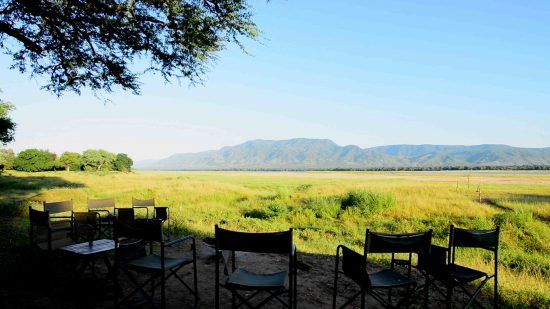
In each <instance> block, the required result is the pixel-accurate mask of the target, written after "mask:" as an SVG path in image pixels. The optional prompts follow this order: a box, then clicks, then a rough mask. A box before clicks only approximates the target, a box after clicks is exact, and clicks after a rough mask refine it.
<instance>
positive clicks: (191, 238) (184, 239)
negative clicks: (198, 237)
mask: <svg viewBox="0 0 550 309" xmlns="http://www.w3.org/2000/svg"><path fill="white" fill-rule="evenodd" d="M186 240H191V241H192V242H193V244H195V237H193V235H187V236H184V237H182V238H178V239H174V240H171V241H169V242H167V243H165V244H164V246H165V247H171V246H173V245H176V244H179V243H181V242H184V241H186Z"/></svg>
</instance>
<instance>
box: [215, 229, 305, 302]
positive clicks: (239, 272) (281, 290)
mask: <svg viewBox="0 0 550 309" xmlns="http://www.w3.org/2000/svg"><path fill="white" fill-rule="evenodd" d="M215 233H216V240H215V248H216V270H215V271H216V273H215V277H216V279H215V289H216V296H215V302H216V308H219V307H220V286H221V287H224V288H226V289H228V290H229V291H230V292H231V295H232V308H238V307H240V306H243V305H245V306H247V307H248V308H260V307H262V306H263V305H265V304H267V303H268V302H269V301H271V300H273V299H276V300H278V301H279V302H280V303H281V304H283V305H284V306H285V307H288V308H296V305H297V268H296V258H297V256H296V247H295V246H294V245H293V243H292V229H289V230H288V231H284V232H275V233H244V232H235V231H230V230H225V229H222V228H219V227H218V225H216V227H215ZM224 251H228V252H229V253H230V255H231V256H230V258H231V265H229V256H226V255H225V254H224V253H223V252H224ZM235 251H243V252H252V253H274V254H285V255H288V260H289V262H288V269H287V270H286V271H280V272H276V273H268V274H266V273H262V274H259V273H255V272H252V271H249V270H246V269H245V268H242V267H239V268H238V267H237V265H236V261H235ZM220 258H221V259H222V260H223V262H224V265H225V272H226V275H227V279H226V280H224V281H223V282H220V263H219V262H220V261H219V260H220ZM287 278H288V288H287V287H286V285H285V283H286V280H287ZM239 291H248V292H253V293H252V294H251V295H250V296H247V297H245V296H243V295H241V294H240V293H239ZM262 292H266V293H268V294H269V295H268V296H267V298H265V299H264V300H262V301H260V302H259V303H257V304H256V305H253V304H252V303H251V301H252V299H253V298H255V297H256V296H257V295H259V294H260V293H262ZM284 294H288V302H285V301H284V300H283V299H281V297H280V296H282V295H284ZM237 299H238V300H239V303H238V304H237V302H236V301H237Z"/></svg>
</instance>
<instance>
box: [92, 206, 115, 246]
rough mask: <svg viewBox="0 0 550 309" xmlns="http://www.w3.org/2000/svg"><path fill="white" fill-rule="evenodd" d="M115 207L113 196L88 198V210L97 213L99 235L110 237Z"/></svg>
mask: <svg viewBox="0 0 550 309" xmlns="http://www.w3.org/2000/svg"><path fill="white" fill-rule="evenodd" d="M115 209H116V205H115V199H114V198H101V199H90V198H89V199H88V212H95V213H97V214H98V215H99V217H98V219H99V224H98V228H99V234H100V237H105V238H111V237H112V229H113V219H114V217H115Z"/></svg>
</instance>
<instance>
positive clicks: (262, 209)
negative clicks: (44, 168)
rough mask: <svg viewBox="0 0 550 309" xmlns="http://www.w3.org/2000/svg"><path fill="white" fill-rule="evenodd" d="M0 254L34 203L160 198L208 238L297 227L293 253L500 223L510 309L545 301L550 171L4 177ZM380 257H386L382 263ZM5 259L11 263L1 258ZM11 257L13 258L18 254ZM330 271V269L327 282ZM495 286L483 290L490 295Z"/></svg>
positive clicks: (464, 259)
mask: <svg viewBox="0 0 550 309" xmlns="http://www.w3.org/2000/svg"><path fill="white" fill-rule="evenodd" d="M0 192H1V194H0V206H1V208H0V211H1V212H2V216H1V218H2V228H1V232H2V233H1V235H2V236H1V237H0V246H1V249H2V251H5V250H8V249H9V248H12V247H17V246H22V245H23V244H25V243H26V241H27V240H26V237H27V236H26V229H27V227H28V219H27V216H26V213H25V209H26V208H27V207H28V206H29V205H30V206H33V207H37V208H40V206H39V205H40V202H41V201H61V200H67V199H73V201H74V203H75V210H77V211H78V210H80V211H84V210H86V209H87V208H86V201H87V198H107V197H113V198H115V199H116V203H117V207H130V204H131V199H132V197H136V198H155V199H156V201H157V204H158V205H165V206H169V207H170V214H171V222H170V224H169V226H168V228H169V229H170V230H171V232H172V233H192V234H194V235H195V236H197V237H198V238H205V237H212V236H213V233H214V225H215V224H220V225H221V226H223V227H225V228H228V229H235V230H243V231H277V230H284V229H288V228H289V227H292V228H294V242H295V243H296V245H297V247H298V250H299V251H300V252H303V253H308V254H315V255H334V254H335V250H336V247H337V246H338V245H339V244H345V245H347V246H350V247H352V248H354V249H355V250H357V251H359V252H361V250H362V249H361V248H362V246H363V243H364V237H365V229H366V228H369V229H371V230H374V231H381V232H395V233H397V232H413V231H424V230H428V229H433V231H434V239H433V242H434V243H435V244H438V245H443V246H446V245H447V242H448V232H449V226H450V225H451V224H454V225H455V226H458V227H462V228H469V229H491V228H494V227H495V226H496V225H500V226H501V231H502V232H501V238H500V252H499V267H500V269H499V272H500V273H499V279H500V284H499V286H500V295H501V299H502V302H503V304H504V305H505V306H508V307H540V308H542V307H546V308H548V307H550V173H548V172H534V171H533V172H525V171H523V172H519V171H518V172H514V171H506V172H501V171H499V172H490V171H486V172H466V171H465V172H404V173H398V172H132V173H115V172H109V173H107V172H105V173H86V172H44V173H22V172H11V171H10V172H5V173H4V174H3V175H1V176H0ZM459 253H460V254H459V255H458V256H457V261H458V262H459V263H461V264H463V265H466V266H469V267H473V268H477V269H481V270H485V271H488V272H491V271H492V265H491V254H490V253H488V252H487V253H486V252H480V251H478V250H471V249H465V250H462V251H461V252H459ZM376 262H377V263H387V261H385V260H384V259H383V258H380V259H378V260H377V261H376ZM3 263H8V261H6V260H5V261H4V262H3ZM13 263H17V261H13ZM332 276H333V274H331V273H330V274H327V278H326V280H327V281H330V280H332ZM490 291H491V286H490V285H489V286H488V287H487V288H486V292H487V294H490Z"/></svg>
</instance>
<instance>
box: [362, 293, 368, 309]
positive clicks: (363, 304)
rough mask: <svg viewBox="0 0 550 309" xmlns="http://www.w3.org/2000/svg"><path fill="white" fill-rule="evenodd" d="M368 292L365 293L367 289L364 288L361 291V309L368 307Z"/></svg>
mask: <svg viewBox="0 0 550 309" xmlns="http://www.w3.org/2000/svg"><path fill="white" fill-rule="evenodd" d="M366 296H367V295H366V293H365V290H362V291H361V309H365V307H366V305H367V304H366Z"/></svg>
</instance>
